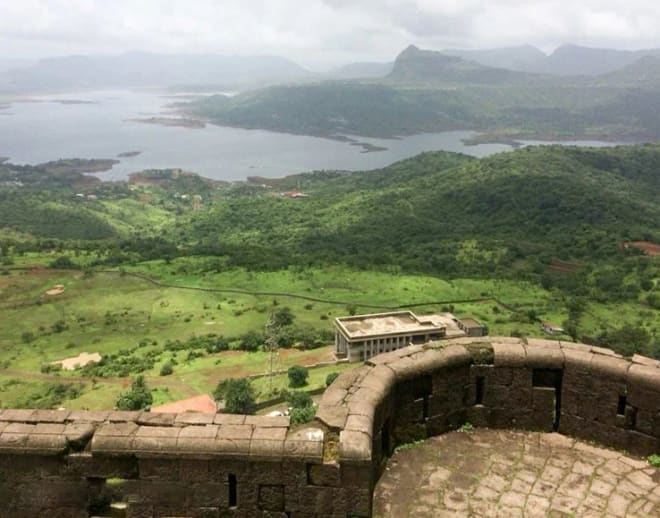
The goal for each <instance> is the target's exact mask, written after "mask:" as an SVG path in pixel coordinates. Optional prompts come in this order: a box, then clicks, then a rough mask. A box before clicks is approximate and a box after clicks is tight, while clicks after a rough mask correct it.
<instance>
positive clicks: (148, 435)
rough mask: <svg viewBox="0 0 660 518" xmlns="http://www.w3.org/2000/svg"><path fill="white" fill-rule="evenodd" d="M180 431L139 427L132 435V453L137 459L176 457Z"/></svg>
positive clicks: (162, 427)
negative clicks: (156, 456)
mask: <svg viewBox="0 0 660 518" xmlns="http://www.w3.org/2000/svg"><path fill="white" fill-rule="evenodd" d="M200 428H201V427H200ZM182 430H183V429H182V428H175V427H171V426H140V427H139V428H138V429H137V431H136V432H135V434H134V438H133V443H132V451H133V452H134V453H135V455H136V456H138V457H140V456H152V455H164V456H167V455H176V454H177V453H178V452H179V451H178V450H179V447H178V443H177V439H178V437H179V434H180V433H181V431H182Z"/></svg>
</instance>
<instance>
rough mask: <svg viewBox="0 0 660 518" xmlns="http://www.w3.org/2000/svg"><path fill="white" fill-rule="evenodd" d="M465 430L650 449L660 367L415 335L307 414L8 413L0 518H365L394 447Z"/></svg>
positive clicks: (1, 424)
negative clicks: (115, 511)
mask: <svg viewBox="0 0 660 518" xmlns="http://www.w3.org/2000/svg"><path fill="white" fill-rule="evenodd" d="M465 422H470V423H472V424H473V425H475V426H489V427H515V428H525V429H531V430H546V431H551V430H557V431H559V432H561V433H566V434H570V435H573V436H576V437H580V438H583V439H593V440H596V441H598V442H601V443H603V444H605V445H609V446H613V447H617V448H623V449H626V450H628V451H630V452H635V453H640V454H649V453H654V452H660V363H658V362H655V361H653V360H649V359H647V358H641V357H635V358H633V360H632V361H631V360H626V359H624V358H622V357H620V356H618V355H616V354H615V353H613V352H612V351H609V350H606V349H600V348H594V347H588V346H584V345H578V344H570V343H561V344H560V343H558V342H551V341H544V340H529V341H528V342H524V341H521V340H518V339H510V338H463V339H458V340H451V341H446V342H441V343H437V344H429V345H424V346H411V347H408V348H405V349H400V350H398V351H394V352H391V353H386V354H382V355H380V356H377V357H374V358H372V359H371V360H370V361H369V362H368V363H367V364H366V365H364V366H362V367H360V368H358V369H356V370H354V371H351V372H346V373H344V374H342V375H341V376H339V378H338V379H337V380H336V381H335V382H334V383H333V384H332V386H331V387H330V388H329V389H328V390H327V391H326V393H325V394H324V396H323V398H322V401H321V404H320V405H319V409H318V414H317V422H316V423H312V424H310V425H307V426H304V427H301V428H295V427H292V426H289V422H288V418H270V417H254V416H233V415H223V414H218V415H209V414H150V413H148V412H79V411H33V410H4V411H2V412H1V413H0V516H1V517H2V518H5V517H15V516H16V517H18V516H20V517H39V516H48V517H49V518H57V517H65V518H66V517H88V516H104V515H107V513H108V504H109V501H110V495H111V494H113V493H114V495H115V496H114V498H115V499H117V498H119V499H120V500H121V501H122V502H124V503H125V504H126V506H127V511H126V515H127V516H129V517H151V516H159V517H161V516H178V517H195V518H196V517H214V518H217V517H221V516H232V517H234V516H237V517H259V516H262V517H278V518H279V517H281V518H285V517H289V518H308V517H309V518H311V517H341V518H347V517H367V516H370V515H371V496H372V492H373V487H374V485H375V482H376V480H377V478H378V476H379V475H380V473H381V470H382V469H383V467H384V465H385V463H386V461H387V457H388V454H389V453H390V452H391V451H392V450H393V448H394V447H395V446H396V445H397V444H398V443H400V442H405V441H409V440H414V439H420V438H425V437H428V436H432V435H437V434H441V433H443V432H445V431H448V430H450V429H454V428H457V427H459V426H460V425H462V424H463V423H465Z"/></svg>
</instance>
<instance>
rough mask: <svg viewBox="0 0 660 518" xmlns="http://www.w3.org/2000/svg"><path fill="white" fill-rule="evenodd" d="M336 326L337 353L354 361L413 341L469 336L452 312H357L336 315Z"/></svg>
mask: <svg viewBox="0 0 660 518" xmlns="http://www.w3.org/2000/svg"><path fill="white" fill-rule="evenodd" d="M334 326H335V354H336V355H337V357H340V358H348V359H349V360H350V361H364V360H367V359H369V358H371V357H372V356H375V355H377V354H380V353H384V352H390V351H394V350H396V349H400V348H401V347H406V346H408V345H411V344H423V343H426V342H430V341H433V340H441V339H443V338H456V337H460V336H466V333H465V331H463V330H462V329H461V328H460V325H459V321H458V320H457V319H456V317H454V315H452V314H451V313H433V314H431V315H415V313H413V312H412V311H395V312H392V313H377V314H372V315H355V316H350V317H338V318H335V321H334Z"/></svg>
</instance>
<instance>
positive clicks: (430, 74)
mask: <svg viewBox="0 0 660 518" xmlns="http://www.w3.org/2000/svg"><path fill="white" fill-rule="evenodd" d="M387 79H388V80H389V81H392V82H394V83H402V84H413V85H436V86H441V85H444V86H452V85H459V86H468V85H490V86H492V85H498V84H515V83H520V84H524V83H529V82H532V81H534V80H535V78H534V77H533V76H531V75H529V74H526V73H523V72H514V71H511V70H505V69H503V68H494V67H490V66H484V65H481V64H479V63H477V62H475V61H470V60H466V59H463V58H461V57H457V56H450V55H447V54H445V53H442V52H436V51H431V50H420V49H419V48H417V47H415V46H414V45H411V46H409V47H408V48H406V49H405V50H404V51H403V52H401V53H400V54H399V55H398V56H397V58H396V60H395V61H394V67H393V69H392V72H391V73H390V75H389V76H388V77H387Z"/></svg>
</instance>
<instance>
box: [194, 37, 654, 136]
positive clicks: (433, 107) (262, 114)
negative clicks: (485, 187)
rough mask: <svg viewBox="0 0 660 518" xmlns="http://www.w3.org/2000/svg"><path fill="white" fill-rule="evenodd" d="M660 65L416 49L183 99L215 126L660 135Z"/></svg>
mask: <svg viewBox="0 0 660 518" xmlns="http://www.w3.org/2000/svg"><path fill="white" fill-rule="evenodd" d="M659 104H660V64H659V63H658V61H657V60H656V59H655V58H649V57H647V58H642V59H641V60H638V61H636V62H633V63H632V64H631V65H629V67H628V68H625V69H623V70H620V71H616V72H611V73H608V74H603V75H600V76H581V77H564V78H561V77H557V76H552V75H542V74H530V73H526V72H515V71H510V70H504V69H498V68H492V67H486V66H483V65H480V64H479V63H476V62H474V61H468V60H465V59H462V58H460V57H455V56H447V55H444V54H442V53H439V52H431V51H425V50H420V49H418V48H416V47H413V46H411V47H408V48H407V49H406V50H404V51H403V52H402V53H401V54H400V55H399V56H398V57H397V59H396V61H395V63H394V66H393V69H392V72H391V73H390V74H389V75H388V76H387V77H385V78H382V79H363V80H360V81H357V80H354V81H322V82H319V83H310V84H304V85H292V86H277V87H271V88H265V89H260V90H254V91H250V92H245V93H243V94H240V95H237V96H234V97H225V96H210V97H206V98H204V99H199V100H196V101H192V102H190V103H187V104H183V105H181V109H182V111H183V112H185V113H187V114H190V115H191V116H194V117H196V118H202V119H206V120H208V121H210V122H212V123H216V124H220V125H227V126H236V127H243V128H260V129H268V130H273V131H283V132H288V133H296V134H305V135H317V136H333V135H336V134H344V135H346V134H350V135H359V136H372V137H396V136H400V135H410V134H415V133H423V132H437V131H447V130H475V131H481V132H485V133H488V134H490V135H491V136H493V138H495V139H499V138H502V137H506V138H519V139H524V138H530V139H550V140H554V139H558V140H560V139H606V140H621V141H633V142H640V141H641V142H645V141H657V140H659V139H660V123H659V122H658V120H657V117H654V116H653V113H655V112H656V111H655V110H656V108H657V106H658V105H659Z"/></svg>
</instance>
